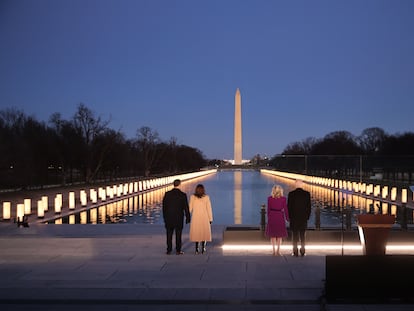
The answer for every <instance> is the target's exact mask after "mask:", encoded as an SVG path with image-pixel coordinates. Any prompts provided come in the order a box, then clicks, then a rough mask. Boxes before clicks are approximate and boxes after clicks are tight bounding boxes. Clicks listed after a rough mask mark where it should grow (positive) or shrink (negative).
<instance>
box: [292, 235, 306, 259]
mask: <svg viewBox="0 0 414 311" xmlns="http://www.w3.org/2000/svg"><path fill="white" fill-rule="evenodd" d="M299 239H300V253H301V255H303V254H305V229H300V230H293V231H292V245H293V253H294V254H295V255H298V242H299Z"/></svg>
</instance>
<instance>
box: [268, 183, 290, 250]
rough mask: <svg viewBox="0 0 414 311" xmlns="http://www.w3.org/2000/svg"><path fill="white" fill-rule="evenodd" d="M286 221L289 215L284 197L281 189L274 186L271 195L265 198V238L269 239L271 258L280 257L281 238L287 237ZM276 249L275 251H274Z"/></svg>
mask: <svg viewBox="0 0 414 311" xmlns="http://www.w3.org/2000/svg"><path fill="white" fill-rule="evenodd" d="M286 221H289V213H288V209H287V204H286V197H284V196H283V188H282V187H281V186H279V185H274V186H273V188H272V193H271V195H270V196H269V197H268V198H267V226H266V236H268V237H269V238H270V241H271V243H272V248H273V256H276V255H277V256H280V255H281V254H280V245H281V244H282V238H285V237H287V235H288V233H287V229H286ZM276 247H277V249H275V248H276Z"/></svg>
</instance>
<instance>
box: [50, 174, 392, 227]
mask: <svg viewBox="0 0 414 311" xmlns="http://www.w3.org/2000/svg"><path fill="white" fill-rule="evenodd" d="M199 183H202V184H203V185H204V186H205V188H206V192H207V194H209V195H210V198H211V203H212V208H213V216H214V223H215V224H223V225H232V224H237V225H241V224H242V225H259V224H260V218H261V215H260V207H261V205H262V204H266V202H267V197H268V196H269V194H270V191H271V188H272V186H273V185H274V184H276V183H277V184H280V185H281V186H282V187H283V189H284V194H285V196H287V195H288V192H289V191H291V190H293V188H294V181H293V180H289V179H286V178H280V177H276V176H272V175H267V174H266V175H263V174H261V173H260V172H258V171H254V170H243V171H241V170H234V171H230V170H229V171H220V172H218V173H217V174H212V175H208V176H205V177H200V178H197V179H195V180H192V181H187V182H183V183H182V186H181V189H182V190H183V191H184V192H186V193H187V196H188V197H189V196H190V195H191V194H192V193H193V191H194V189H195V186H196V185H197V184H199ZM171 188H172V187H171V186H170V187H165V188H162V189H158V190H154V191H151V192H147V193H143V194H140V195H137V196H134V197H129V198H125V199H122V200H119V201H116V202H112V203H108V204H106V205H102V206H100V207H96V208H92V209H89V210H87V211H82V212H80V213H77V214H74V215H69V216H66V217H63V218H60V219H58V220H56V221H55V223H68V224H109V223H117V224H122V223H132V224H134V223H150V224H162V223H163V219H162V198H163V196H164V194H165V192H166V191H167V190H170V189H171ZM304 188H305V189H306V190H308V191H310V192H311V197H312V214H311V218H310V220H309V227H316V226H319V225H320V227H322V228H323V227H338V226H346V224H347V220H348V225H352V226H355V215H356V214H359V213H365V212H376V213H384V214H387V213H391V214H394V215H395V214H396V213H397V206H396V205H391V204H388V203H383V202H380V201H379V200H378V201H373V200H372V199H367V198H364V197H360V196H357V195H355V194H352V193H348V192H340V191H338V190H331V189H327V188H323V187H320V186H315V185H305V186H304ZM345 210H348V211H349V212H350V214H351V215H352V216H351V217H349V218H347V217H345V216H344V215H345V213H344V211H345ZM315 215H316V216H315ZM318 215H320V217H318Z"/></svg>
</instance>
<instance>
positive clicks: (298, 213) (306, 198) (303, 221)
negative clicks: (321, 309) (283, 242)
mask: <svg viewBox="0 0 414 311" xmlns="http://www.w3.org/2000/svg"><path fill="white" fill-rule="evenodd" d="M302 185H303V182H302V181H301V180H296V182H295V188H296V189H295V190H293V191H291V192H289V195H288V212H289V218H290V230H291V232H292V246H293V253H292V256H295V257H297V256H298V255H299V252H298V241H299V239H300V243H301V247H300V254H301V256H305V231H306V229H307V227H308V220H309V217H310V214H311V197H310V193H309V192H308V191H306V190H304V189H303V188H302Z"/></svg>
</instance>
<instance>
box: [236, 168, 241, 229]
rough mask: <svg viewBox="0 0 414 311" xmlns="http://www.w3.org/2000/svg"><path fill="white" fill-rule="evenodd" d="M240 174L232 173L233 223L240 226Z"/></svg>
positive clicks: (237, 172) (239, 172)
mask: <svg viewBox="0 0 414 311" xmlns="http://www.w3.org/2000/svg"><path fill="white" fill-rule="evenodd" d="M242 204H243V203H242V172H241V171H234V223H235V224H236V225H240V224H242V210H243V208H242V207H243V206H242Z"/></svg>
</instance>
